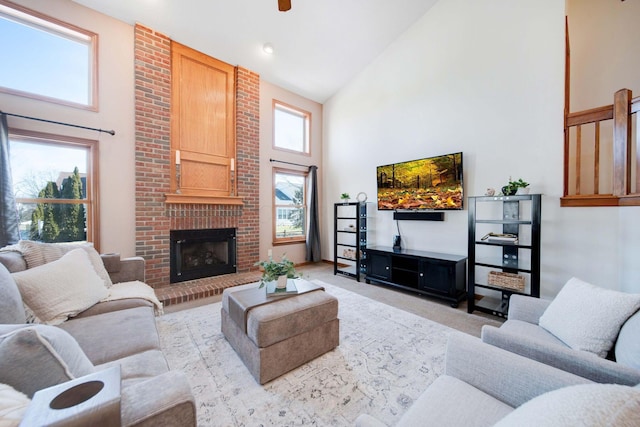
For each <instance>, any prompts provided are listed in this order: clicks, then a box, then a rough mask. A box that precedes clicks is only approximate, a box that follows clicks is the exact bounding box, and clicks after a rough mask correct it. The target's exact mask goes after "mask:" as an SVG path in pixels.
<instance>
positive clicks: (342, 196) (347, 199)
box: [340, 193, 350, 203]
mask: <svg viewBox="0 0 640 427" xmlns="http://www.w3.org/2000/svg"><path fill="white" fill-rule="evenodd" d="M340 198H341V199H342V201H343V202H344V203H347V202H349V199H350V197H349V193H342V194H341V195H340Z"/></svg>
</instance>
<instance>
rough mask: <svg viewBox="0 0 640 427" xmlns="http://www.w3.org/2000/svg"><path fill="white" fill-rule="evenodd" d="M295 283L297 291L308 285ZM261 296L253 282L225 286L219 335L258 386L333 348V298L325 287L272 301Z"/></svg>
mask: <svg viewBox="0 0 640 427" xmlns="http://www.w3.org/2000/svg"><path fill="white" fill-rule="evenodd" d="M296 284H297V285H298V288H299V290H300V289H303V288H305V287H307V285H311V284H310V283H309V282H306V281H304V280H301V279H296ZM311 286H313V285H311ZM309 289H311V288H309ZM260 292H261V293H264V292H265V289H264V288H261V289H258V285H257V284H255V283H252V284H249V285H242V286H234V287H233V288H227V289H225V290H224V292H223V294H222V309H221V314H222V333H223V334H224V336H225V338H226V339H227V341H229V344H231V347H233V349H234V350H235V351H236V353H238V355H239V356H240V359H242V361H243V362H244V364H245V365H246V366H247V368H248V369H249V372H251V374H252V375H253V376H254V378H255V379H256V381H258V382H259V383H260V384H265V383H267V382H269V381H271V380H272V379H274V378H277V377H279V376H280V375H282V374H284V373H286V372H289V371H290V370H292V369H295V368H297V367H299V366H301V365H303V364H305V363H307V362H309V361H310V360H313V359H315V358H316V357H318V356H320V355H322V354H324V353H326V352H327V351H329V350H331V349H333V348H335V347H337V346H338V344H339V340H340V337H339V320H338V300H337V299H336V298H335V297H333V296H331V295H329V294H328V293H326V292H325V291H324V289H322V288H319V289H317V290H309V291H308V292H305V293H300V294H298V295H291V296H279V297H271V298H266V297H264V296H262V295H261V294H258V293H260ZM234 294H235V295H234ZM253 296H257V298H255V301H254V303H253V304H247V303H246V302H247V300H251V299H252V298H251V297H253ZM261 298H262V301H260V299H261ZM239 307H240V308H239ZM245 308H246V310H244V309H245ZM239 310H240V311H239ZM243 310H244V311H243Z"/></svg>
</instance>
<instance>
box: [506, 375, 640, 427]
mask: <svg viewBox="0 0 640 427" xmlns="http://www.w3.org/2000/svg"><path fill="white" fill-rule="evenodd" d="M568 425H580V426H583V427H589V426H593V427H595V426H637V425H640V390H638V389H637V388H633V387H629V386H623V385H614V384H583V385H576V386H570V387H564V388H561V389H558V390H554V391H550V392H548V393H545V394H542V395H540V396H538V397H536V398H534V399H532V400H530V401H529V402H527V403H525V404H524V405H522V406H520V407H518V408H517V409H516V410H515V411H513V412H512V413H511V414H509V415H507V416H506V417H504V418H503V419H502V420H500V422H498V423H497V424H496V425H495V427H511V426H519V427H525V426H531V427H533V426H535V427H564V426H568Z"/></svg>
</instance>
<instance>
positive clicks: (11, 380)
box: [0, 325, 94, 397]
mask: <svg viewBox="0 0 640 427" xmlns="http://www.w3.org/2000/svg"><path fill="white" fill-rule="evenodd" d="M93 371H94V367H93V364H92V363H91V362H90V361H89V359H88V358H87V356H86V355H85V354H84V352H83V351H82V349H81V348H80V346H79V345H78V343H77V341H76V340H75V339H73V337H72V336H71V335H69V333H68V332H66V331H64V330H62V329H60V328H57V327H55V326H47V325H34V326H26V327H24V328H20V329H17V330H14V331H11V332H9V333H6V334H4V335H1V336H0V383H3V384H9V385H10V386H11V387H13V388H15V389H16V390H19V391H21V392H22V393H25V394H26V395H27V396H29V397H33V394H34V393H35V392H36V391H38V390H41V389H43V388H47V387H51V386H53V385H56V384H60V383H63V382H65V381H69V380H72V379H74V378H78V377H81V376H84V375H87V374H90V373H92V372H93Z"/></svg>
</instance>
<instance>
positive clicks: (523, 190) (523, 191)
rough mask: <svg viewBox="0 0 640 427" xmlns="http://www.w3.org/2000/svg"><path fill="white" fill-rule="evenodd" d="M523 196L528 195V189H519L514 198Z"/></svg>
mask: <svg viewBox="0 0 640 427" xmlns="http://www.w3.org/2000/svg"><path fill="white" fill-rule="evenodd" d="M524 194H529V187H520V188H518V191H516V196H522V195H524Z"/></svg>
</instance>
